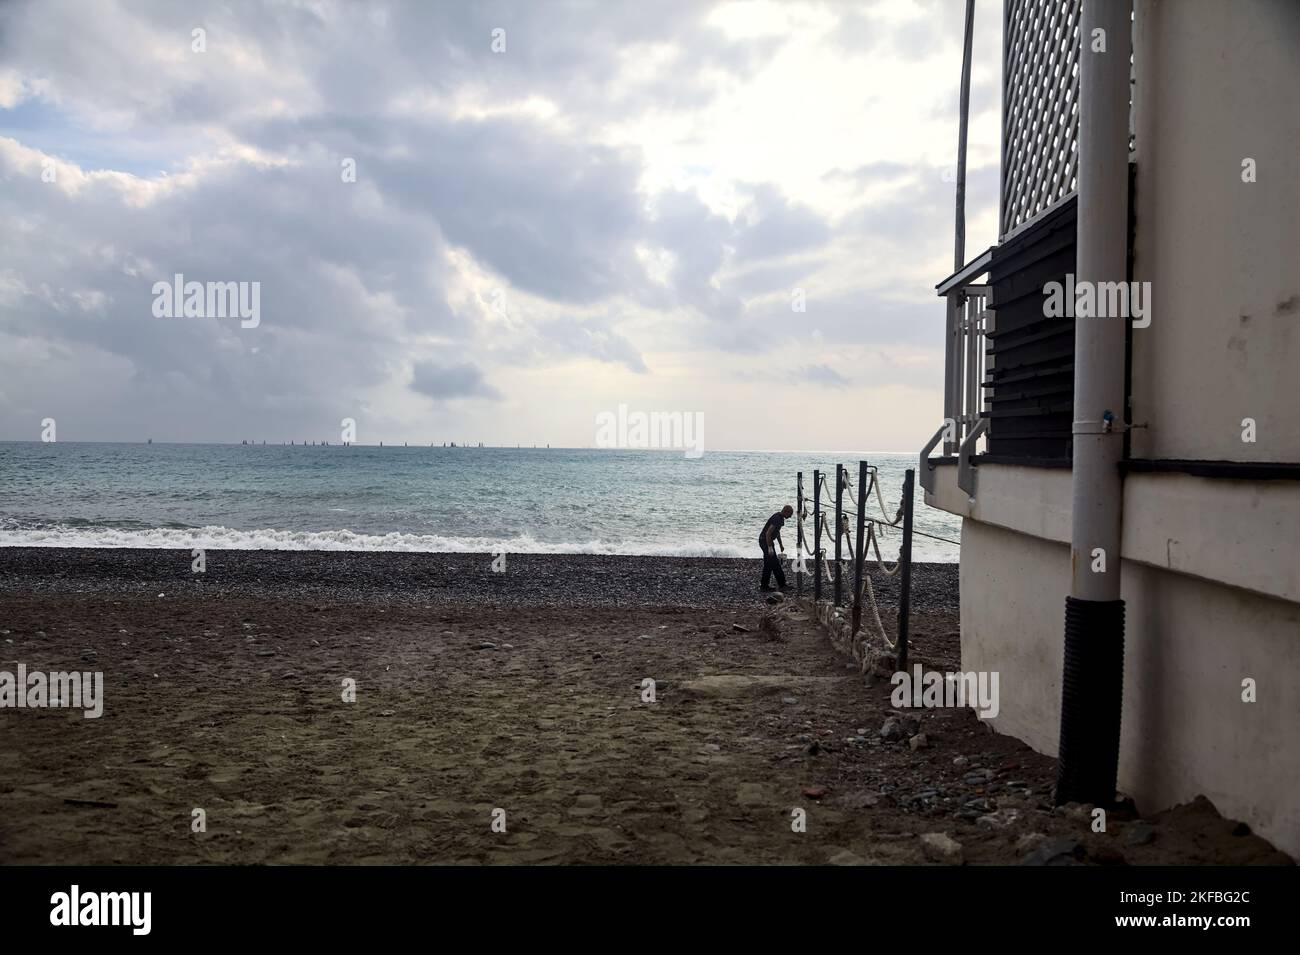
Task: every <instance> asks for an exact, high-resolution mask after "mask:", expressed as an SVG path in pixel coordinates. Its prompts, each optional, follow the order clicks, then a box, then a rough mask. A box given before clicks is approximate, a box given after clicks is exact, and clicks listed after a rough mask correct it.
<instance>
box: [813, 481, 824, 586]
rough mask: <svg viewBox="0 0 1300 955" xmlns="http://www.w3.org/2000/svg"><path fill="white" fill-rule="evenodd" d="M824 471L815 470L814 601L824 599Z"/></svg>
mask: <svg viewBox="0 0 1300 955" xmlns="http://www.w3.org/2000/svg"><path fill="white" fill-rule="evenodd" d="M821 552H822V472H821V471H813V603H814V604H816V602H817V601H819V600H821V599H822V569H821Z"/></svg>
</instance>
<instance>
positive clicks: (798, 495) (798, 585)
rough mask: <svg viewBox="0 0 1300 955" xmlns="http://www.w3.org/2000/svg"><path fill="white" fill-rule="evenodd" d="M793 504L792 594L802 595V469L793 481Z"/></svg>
mask: <svg viewBox="0 0 1300 955" xmlns="http://www.w3.org/2000/svg"><path fill="white" fill-rule="evenodd" d="M794 504H795V507H797V508H798V510H797V511H796V512H795V515H794V520H795V527H796V528H798V530H796V532H795V535H794V539H795V547H794V558H795V565H794V595H795V596H796V597H802V596H803V571H802V570H800V568H801V567H802V566H803V563H802V560H803V553H804V543H803V472H802V471H800V472H799V477H798V479H797V481H796V482H795V497H794Z"/></svg>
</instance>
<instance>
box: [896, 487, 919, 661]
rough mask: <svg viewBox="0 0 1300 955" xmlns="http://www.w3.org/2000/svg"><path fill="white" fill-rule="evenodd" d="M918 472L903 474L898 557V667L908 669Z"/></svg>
mask: <svg viewBox="0 0 1300 955" xmlns="http://www.w3.org/2000/svg"><path fill="white" fill-rule="evenodd" d="M915 479H916V472H915V471H913V470H912V469H911V468H908V469H907V472H906V473H905V474H904V475H903V546H902V547H901V548H900V549H899V554H898V559H899V560H900V561H902V564H903V569H902V571H901V574H900V578H899V581H898V669H899V670H900V671H906V670H907V629H908V620H909V616H910V614H911V612H912V482H913V481H914V480H915Z"/></svg>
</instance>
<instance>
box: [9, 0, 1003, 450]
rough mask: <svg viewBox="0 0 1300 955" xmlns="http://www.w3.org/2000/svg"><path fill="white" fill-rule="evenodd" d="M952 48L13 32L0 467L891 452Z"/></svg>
mask: <svg viewBox="0 0 1300 955" xmlns="http://www.w3.org/2000/svg"><path fill="white" fill-rule="evenodd" d="M977 7H978V8H979V10H978V14H977V20H976V24H975V31H974V36H975V42H974V56H973V58H972V59H973V69H972V90H971V127H970V145H969V156H968V196H967V211H966V215H967V253H968V256H967V257H968V258H970V257H973V256H974V254H976V253H977V252H978V251H980V250H982V249H983V248H985V247H987V246H988V245H990V244H992V242H993V241H994V239H995V238H996V231H997V230H996V215H997V163H998V122H999V115H998V95H999V76H998V70H999V67H1000V43H1001V37H1000V26H999V22H998V19H999V13H1000V10H1001V4H1000V3H994V2H988V0H982V2H980V3H979V4H977ZM963 12H964V4H963V3H961V2H960V0H925V2H919V0H918V2H912V0H879V2H861V3H847V2H844V3H840V2H828V3H807V4H804V3H796V2H779V3H767V2H741V3H718V4H711V3H707V2H705V0H687V2H677V0H656V2H654V3H644V2H617V0H610V2H600V3H597V2H586V3H561V2H552V0H533V2H524V0H516V2H481V3H473V4H469V3H433V2H418V3H417V2H412V3H406V2H393V3H365V4H362V3H349V2H337V3H335V2H323V0H320V2H318V0H297V2H279V3H270V2H267V3H253V2H226V3H219V4H218V3H213V4H204V3H202V2H196V3H184V4H178V3H173V2H164V0H159V2H149V0H130V2H126V0H116V2H115V0H99V2H95V3H79V2H73V0H41V2H28V0H9V2H8V3H6V4H4V5H0V440H38V439H39V438H40V436H41V433H42V429H43V425H42V422H43V421H44V420H45V419H48V418H52V419H54V421H55V423H56V428H57V437H58V439H59V440H64V441H143V440H145V439H146V438H152V439H153V440H155V441H218V442H222V441H234V442H239V441H241V440H245V439H246V440H251V441H257V442H260V441H262V440H266V441H267V442H268V443H273V442H279V441H288V440H296V441H303V440H314V441H319V440H329V441H331V443H333V442H334V441H337V440H339V439H340V436H341V427H342V422H343V420H344V419H351V420H352V421H354V422H355V440H356V442H357V443H362V444H375V443H378V442H380V441H383V442H385V443H400V442H403V441H409V442H410V443H412V444H416V443H431V442H432V443H438V444H441V443H442V442H444V441H457V442H475V443H477V442H479V441H482V442H484V443H486V444H489V445H515V444H525V445H532V444H539V445H541V444H550V445H552V446H556V447H561V446H563V447H589V446H593V445H594V444H595V443H596V440H597V435H596V432H597V424H596V423H597V420H598V416H600V415H601V414H602V413H603V412H604V413H607V412H614V411H616V410H617V409H618V408H619V407H620V406H626V408H627V409H628V410H629V411H632V412H636V411H642V412H646V413H649V412H656V411H658V412H686V413H693V414H698V415H702V419H700V420H702V421H703V425H704V443H705V446H706V447H707V448H708V449H715V450H721V449H770V450H783V449H785V450H831V451H834V450H854V449H868V450H919V448H920V446H921V445H922V444H923V443H924V442H925V441H926V439H927V438H928V437H929V436H930V435H931V434H932V433H933V432H934V430H935V429H936V428H937V427H938V426H939V423H940V419H941V418H942V413H941V411H942V379H943V350H942V345H943V336H942V328H943V305H942V302H941V300H940V299H939V298H938V297H937V296H936V295H935V292H934V286H935V285H936V284H937V283H938V282H939V281H940V280H941V279H943V278H944V277H946V276H947V275H948V274H949V273H951V272H952V271H953V268H952V266H953V258H952V256H953V197H954V183H953V178H954V168H955V158H956V144H957V97H958V85H959V80H960V67H961V31H962V18H963ZM177 274H180V275H182V276H183V281H184V282H198V283H205V284H204V286H203V287H204V288H205V289H206V283H218V282H220V283H226V282H233V283H245V284H244V285H243V286H242V288H243V289H244V290H245V291H246V292H248V293H249V294H250V299H248V300H247V301H250V303H251V291H250V290H252V289H253V288H254V284H253V283H256V290H257V294H258V297H257V299H256V301H257V306H258V307H257V312H256V321H255V322H254V321H251V320H246V321H241V320H240V319H239V318H238V317H229V316H228V317H214V316H211V315H207V316H190V317H186V316H185V315H183V314H180V312H181V311H182V309H181V303H176V305H175V308H174V309H173V310H172V311H171V312H168V311H167V309H168V306H167V305H166V304H160V300H161V298H162V294H161V291H160V285H159V284H158V283H165V284H167V285H170V284H172V283H173V281H174V276H176V275H177ZM800 305H802V310H799V308H800ZM160 309H161V312H162V313H161V314H159V312H160Z"/></svg>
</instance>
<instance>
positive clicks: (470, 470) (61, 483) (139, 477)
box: [0, 441, 960, 562]
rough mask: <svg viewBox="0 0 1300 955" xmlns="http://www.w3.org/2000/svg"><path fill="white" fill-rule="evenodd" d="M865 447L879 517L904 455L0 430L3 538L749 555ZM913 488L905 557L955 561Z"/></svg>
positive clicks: (788, 534)
mask: <svg viewBox="0 0 1300 955" xmlns="http://www.w3.org/2000/svg"><path fill="white" fill-rule="evenodd" d="M860 459H865V460H867V461H868V462H869V463H870V464H871V465H873V466H874V467H876V468H877V469H878V471H877V474H878V481H879V490H880V496H879V498H877V497H876V494H875V493H874V492H873V493H872V500H871V502H870V503H869V505H868V507H867V516H868V517H875V518H881V516H882V510H881V505H882V504H883V507H884V512H887V514H888V517H889V518H892V517H893V516H894V514H895V512H896V509H897V507H898V504H899V501H900V499H901V494H902V483H903V475H904V471H905V470H906V469H907V468H915V466H916V457H915V455H913V454H910V453H898V452H856V453H853V454H847V453H844V452H804V451H708V452H706V453H705V454H703V455H702V456H701V457H699V458H688V457H686V456H684V455H683V453H682V452H681V451H667V450H651V449H644V450H642V449H636V450H628V449H590V448H544V447H539V448H532V447H520V448H516V447H474V446H458V447H442V446H435V447H425V446H410V445H393V444H385V445H382V446H380V445H346V446H345V445H342V444H329V445H325V444H314V445H313V444H305V445H304V444H302V443H298V444H294V445H284V444H279V443H276V444H272V443H269V442H268V443H267V444H264V445H263V444H252V443H249V444H180V443H166V442H155V443H126V442H73V441H58V442H35V441H32V442H0V546H5V547H100V548H103V547H127V548H207V549H255V550H338V551H413V552H434V553H494V552H498V551H505V552H506V553H516V554H520V553H536V554H609V555H629V556H633V555H635V556H647V555H648V556H665V557H666V556H675V557H756V556H757V555H758V547H757V538H758V533H759V530H760V529H761V528H762V526H763V523H764V521H765V520H766V519H767V517H768V516H769V515H771V513H772V512H773V511H775V510H778V509H779V508H780V507H781V506H782V505H783V504H786V503H790V504H794V503H795V486H796V474H797V472H798V471H800V470H802V471H803V472H804V486H805V493H806V495H807V497H808V499H809V504H808V510H809V513H811V498H812V472H813V469H814V468H823V469H826V470H829V471H831V472H833V471H834V467H835V464H836V463H837V462H839V463H843V464H844V465H845V466H846V467H847V468H849V470H850V478H851V480H852V481H853V482H854V483H855V485H856V481H857V462H858V461H859V460H860ZM833 484H834V479H833V476H832V478H831V479H830V480H829V481H828V482H827V485H828V487H830V488H833ZM915 499H916V505H915V529H916V531H917V532H918V533H917V535H916V537H915V538H914V541H913V559H914V560H917V561H934V562H952V561H956V560H957V559H958V556H959V547H958V546H957V545H956V544H955V543H949V541H951V542H955V541H957V540H958V539H959V537H960V523H959V522H958V521H957V519H956V518H954V517H953V516H952V515H950V514H947V513H946V512H943V511H939V510H936V509H934V508H930V507H927V506H926V505H925V504H924V502H923V494H922V493H921V491H920V489H919V487H918V488H917V493H916V498H915ZM851 506H852V503H851V501H850V500H849V499H848V496H847V494H846V500H845V507H846V508H849V507H851ZM809 523H811V519H810V520H809ZM805 534H806V537H807V538H808V539H809V540H810V539H811V529H808V530H806V531H805ZM923 535H930V536H923ZM783 536H784V542H785V546H786V552H787V553H788V554H790V555H793V554H794V552H795V538H796V532H795V521H794V519H791V521H790V522H789V524H788V525H787V529H786V531H785V533H784V535H783ZM901 536H902V535H901V531H899V530H897V529H885V531H884V532H883V534H882V536H881V555H882V557H883V558H884V559H885V560H887V561H892V560H893V559H894V558H895V557H896V556H897V552H898V544H899V540H900V539H901ZM935 538H946V539H947V540H946V541H945V540H937V539H935Z"/></svg>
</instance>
